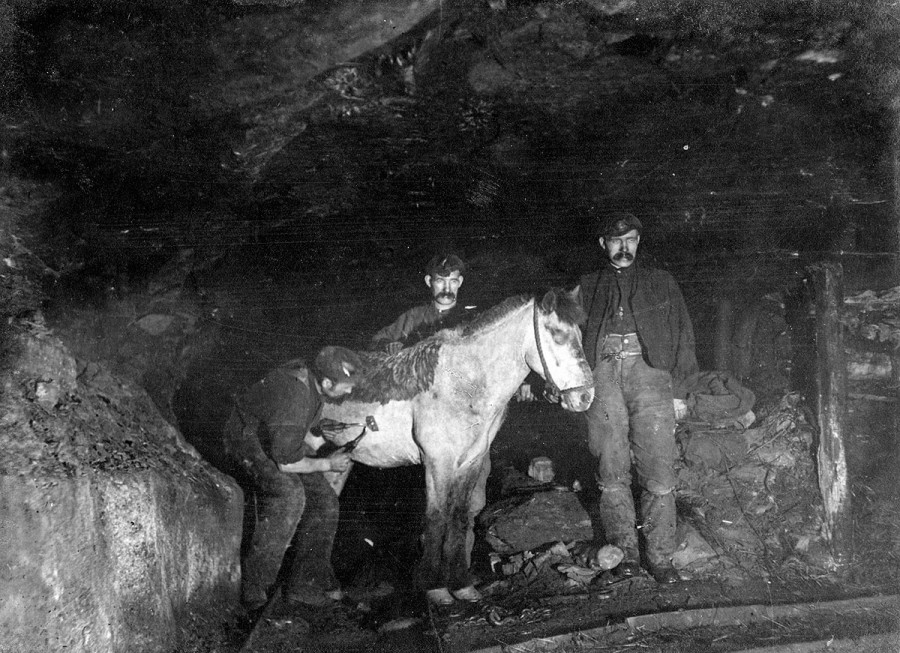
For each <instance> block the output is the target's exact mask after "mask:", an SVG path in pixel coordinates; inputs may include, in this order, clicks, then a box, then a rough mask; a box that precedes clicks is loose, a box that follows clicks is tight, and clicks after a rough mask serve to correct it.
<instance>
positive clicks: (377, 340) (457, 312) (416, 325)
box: [369, 254, 474, 354]
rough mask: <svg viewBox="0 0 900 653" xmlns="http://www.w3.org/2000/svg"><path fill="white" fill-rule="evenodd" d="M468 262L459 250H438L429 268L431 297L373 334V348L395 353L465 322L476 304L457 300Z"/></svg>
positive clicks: (427, 276) (471, 314) (426, 279)
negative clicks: (467, 303)
mask: <svg viewBox="0 0 900 653" xmlns="http://www.w3.org/2000/svg"><path fill="white" fill-rule="evenodd" d="M465 271H466V264H465V263H464V262H463V260H462V259H461V258H459V257H458V256H457V255H456V254H438V255H437V256H435V257H434V258H432V259H431V261H429V262H428V266H427V267H426V268H425V285H426V286H428V289H429V290H430V291H431V301H430V302H428V303H427V304H422V305H420V306H414V307H413V308H411V309H409V310H408V311H406V312H405V313H403V314H402V315H400V317H398V318H397V319H396V320H394V322H392V323H391V324H389V325H388V326H386V327H384V328H383V329H381V330H380V331H379V332H378V333H376V334H375V335H374V336H373V337H372V341H371V343H370V345H369V348H370V349H372V350H376V351H387V352H388V353H390V354H395V353H397V352H398V351H400V350H401V349H402V348H403V347H409V346H410V345H413V344H415V343H417V342H419V341H420V340H423V339H424V338H427V337H428V336H430V335H432V334H434V333H437V332H438V331H440V330H441V329H448V328H450V327H454V326H456V325H458V324H461V323H463V322H465V321H466V320H468V319H470V318H471V317H472V316H473V315H474V311H473V309H472V308H467V307H463V306H461V305H459V304H458V303H457V297H458V294H459V288H460V286H462V283H463V275H464V274H465Z"/></svg>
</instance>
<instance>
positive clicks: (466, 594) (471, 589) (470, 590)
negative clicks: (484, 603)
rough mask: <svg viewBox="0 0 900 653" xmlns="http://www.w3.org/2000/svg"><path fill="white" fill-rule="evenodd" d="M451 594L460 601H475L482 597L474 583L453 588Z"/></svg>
mask: <svg viewBox="0 0 900 653" xmlns="http://www.w3.org/2000/svg"><path fill="white" fill-rule="evenodd" d="M451 594H452V595H453V596H454V597H456V598H457V599H459V600H460V601H468V602H469V603H477V602H478V601H480V600H481V599H482V598H484V597H482V596H481V592H479V591H478V590H477V589H475V586H474V585H467V586H466V587H461V588H459V589H458V590H453V591H452V592H451Z"/></svg>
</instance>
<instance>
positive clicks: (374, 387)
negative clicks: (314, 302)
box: [347, 332, 444, 404]
mask: <svg viewBox="0 0 900 653" xmlns="http://www.w3.org/2000/svg"><path fill="white" fill-rule="evenodd" d="M443 342H444V338H443V337H441V334H440V332H439V333H438V334H435V335H433V336H431V337H429V338H426V339H425V340H422V341H420V342H417V343H416V344H414V345H413V346H411V347H407V348H406V349H401V350H400V351H399V352H397V353H396V354H388V353H386V352H379V351H362V352H358V353H359V356H360V358H361V359H362V360H363V364H364V370H363V374H362V377H361V378H360V380H359V382H358V383H357V384H356V386H355V387H354V388H353V392H352V393H351V394H350V395H348V396H347V399H348V400H350V401H362V402H376V401H377V402H379V403H382V404H386V403H387V402H389V401H392V400H398V401H402V400H405V399H412V398H413V397H415V396H416V395H418V394H420V393H422V392H424V391H425V390H427V389H428V388H430V387H431V384H432V383H433V382H434V370H435V368H436V367H437V359H438V351H440V348H441V345H442V344H443Z"/></svg>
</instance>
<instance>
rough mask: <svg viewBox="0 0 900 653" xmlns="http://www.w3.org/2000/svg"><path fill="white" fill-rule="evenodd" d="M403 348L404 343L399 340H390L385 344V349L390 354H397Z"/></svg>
mask: <svg viewBox="0 0 900 653" xmlns="http://www.w3.org/2000/svg"><path fill="white" fill-rule="evenodd" d="M401 349H403V343H402V342H400V341H397V340H395V341H394V342H389V343H387V344H386V345H385V346H384V350H385V351H386V352H387V353H389V354H396V353H397V352H398V351H400V350H401Z"/></svg>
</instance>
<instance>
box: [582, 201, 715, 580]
mask: <svg viewBox="0 0 900 653" xmlns="http://www.w3.org/2000/svg"><path fill="white" fill-rule="evenodd" d="M642 231H643V225H642V224H641V221H640V220H639V219H638V218H637V217H636V216H634V215H632V214H630V213H613V214H606V215H603V216H601V217H600V218H599V219H598V220H597V230H596V232H595V236H596V238H597V241H598V243H599V245H600V248H601V250H602V252H603V264H602V266H601V268H600V270H599V271H597V272H593V273H591V274H588V275H585V276H584V277H582V279H581V293H582V303H583V305H584V307H585V310H586V311H587V314H588V318H587V322H586V323H585V327H584V351H585V355H586V356H587V359H588V362H589V363H590V364H591V367H592V369H593V372H594V383H595V388H596V394H595V397H594V402H593V403H592V404H591V407H590V408H589V409H588V411H587V412H586V413H585V415H586V417H587V425H588V446H589V448H590V450H591V453H592V454H593V455H594V456H596V457H597V458H598V467H597V479H598V482H599V486H600V492H601V494H600V505H599V514H600V519H601V521H602V526H603V530H604V535H605V538H599V537H598V538H596V540H595V542H592V543H589V545H588V548H589V549H590V548H598V547H600V546H602V545H603V544H604V543H609V544H614V545H616V546H618V547H619V548H620V549H622V551H623V552H624V554H625V557H624V559H623V560H622V562H621V564H619V566H618V567H616V569H615V570H614V573H616V574H618V575H619V576H625V577H627V576H633V575H635V574H638V573H640V569H641V555H640V547H639V544H640V543H639V540H638V528H639V529H640V531H641V533H642V536H643V545H644V552H645V554H646V556H645V560H644V562H645V564H646V567H647V569H648V571H649V572H650V574H651V575H652V576H653V577H654V578H655V579H656V580H657V581H658V582H660V583H672V582H676V581H678V580H679V576H678V573H677V572H676V570H675V568H674V567H673V566H672V554H673V553H674V549H675V495H674V490H675V470H674V463H675V457H676V452H677V449H676V443H675V410H674V399H675V397H674V395H673V385H674V384H677V383H678V382H679V381H681V380H683V379H684V378H686V377H688V376H690V375H691V374H694V373H695V372H697V371H698V367H697V359H696V355H695V352H694V330H693V327H692V326H691V320H690V317H689V315H688V311H687V306H686V304H685V302H684V298H683V297H682V294H681V291H680V290H679V288H678V285H677V284H676V283H675V280H674V279H673V278H672V276H671V275H670V274H669V273H668V272H665V271H664V270H658V269H655V268H652V267H650V266H647V265H641V264H640V263H639V262H638V260H637V251H638V246H639V245H640V242H641V232H642ZM632 471H633V472H634V474H635V475H636V477H637V481H638V485H639V487H640V519H641V522H640V524H641V525H640V527H638V525H637V515H636V511H635V501H634V495H633V494H632V483H631V481H632ZM588 555H589V554H588Z"/></svg>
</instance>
